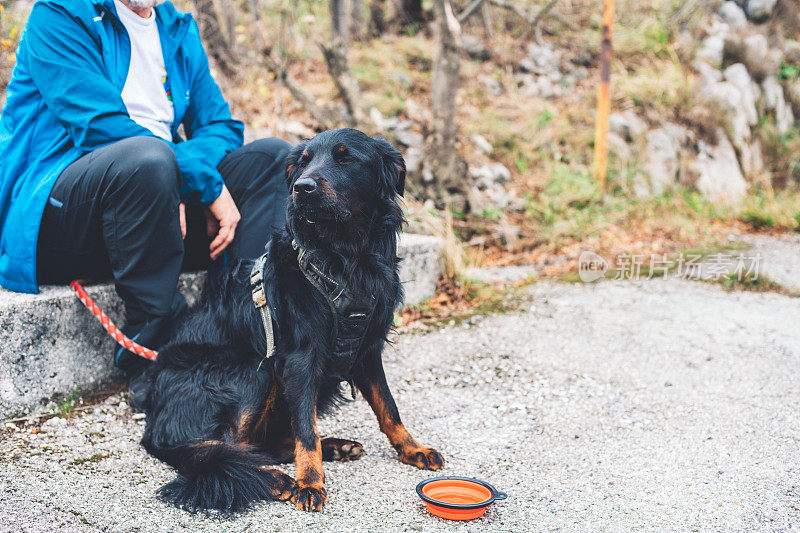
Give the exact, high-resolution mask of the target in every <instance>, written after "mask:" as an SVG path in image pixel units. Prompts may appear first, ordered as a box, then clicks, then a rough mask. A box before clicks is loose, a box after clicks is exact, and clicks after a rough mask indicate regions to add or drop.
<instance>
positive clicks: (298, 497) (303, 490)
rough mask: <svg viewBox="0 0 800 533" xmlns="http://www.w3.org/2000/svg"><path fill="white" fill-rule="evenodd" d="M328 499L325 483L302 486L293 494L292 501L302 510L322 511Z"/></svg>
mask: <svg viewBox="0 0 800 533" xmlns="http://www.w3.org/2000/svg"><path fill="white" fill-rule="evenodd" d="M327 501H328V491H326V490H325V486H324V485H307V486H305V487H303V486H300V487H298V489H297V492H296V493H295V494H294V496H292V503H293V504H294V505H295V507H297V508H298V509H300V510H301V511H322V508H323V507H324V506H325V504H326V503H327Z"/></svg>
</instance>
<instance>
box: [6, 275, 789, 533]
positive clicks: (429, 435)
mask: <svg viewBox="0 0 800 533" xmlns="http://www.w3.org/2000/svg"><path fill="white" fill-rule="evenodd" d="M798 326H800V299H796V298H789V297H786V296H781V295H776V294H754V293H726V292H724V291H722V290H720V289H719V288H717V287H716V286H712V285H708V284H702V283H693V282H684V281H678V280H654V281H649V282H643V283H641V284H637V283H624V282H603V283H600V284H597V285H591V286H585V285H570V284H558V283H544V282H540V283H536V284H534V285H532V286H531V288H530V297H529V299H528V300H526V301H524V302H523V304H522V308H521V310H520V311H519V312H514V313H509V314H505V315H496V316H490V317H487V318H485V319H483V320H479V321H477V323H472V324H464V325H460V326H454V327H446V328H444V329H440V330H436V331H422V332H404V333H403V334H401V335H400V336H399V337H398V338H397V344H396V345H395V347H394V348H393V349H391V350H390V351H389V353H387V355H386V361H387V365H386V366H387V373H388V374H389V377H390V382H391V383H392V384H393V386H394V390H395V393H396V397H397V400H398V404H399V405H400V409H401V412H402V413H403V416H404V419H405V421H406V424H407V426H409V427H410V428H411V430H412V432H413V433H414V434H415V435H417V436H418V437H419V440H420V441H422V442H423V443H425V444H428V445H431V446H434V447H436V448H438V449H439V450H440V451H441V452H442V453H443V454H444V455H445V458H446V460H447V461H448V462H447V465H446V467H445V469H444V471H443V472H442V473H443V474H446V475H467V476H477V477H481V478H484V479H486V480H488V481H490V482H491V483H493V484H495V486H497V487H498V488H500V489H501V490H504V491H505V492H507V493H508V494H509V498H508V499H507V500H505V501H504V502H499V503H497V504H495V505H494V506H493V507H492V508H491V509H490V510H489V511H488V512H487V513H486V515H485V516H484V517H483V518H481V519H479V520H477V521H474V522H468V523H451V522H446V521H442V520H439V519H436V518H433V517H431V516H429V515H427V514H426V512H425V510H424V508H423V507H422V505H421V504H420V503H419V501H418V499H417V497H416V494H415V493H414V486H415V484H416V483H417V482H419V481H420V480H422V479H425V478H426V477H427V474H426V473H425V472H421V471H418V470H415V469H413V468H411V467H407V466H405V465H402V464H400V463H399V462H398V461H396V460H395V459H394V458H393V455H394V454H393V451H392V450H391V448H390V447H389V446H388V444H387V443H386V442H385V440H384V438H383V436H382V435H380V433H379V432H378V430H377V428H376V424H375V422H374V421H373V419H372V416H371V413H370V412H369V409H368V408H367V406H366V404H365V403H364V402H363V401H361V400H359V401H358V402H355V403H353V404H350V405H347V406H345V407H344V408H343V409H342V410H341V411H340V412H339V413H338V414H337V415H335V416H334V417H332V418H329V419H327V420H325V421H323V422H322V424H321V432H322V433H323V434H326V435H335V436H340V437H350V438H355V439H357V440H359V441H361V442H362V443H363V444H364V446H365V448H366V452H367V455H366V456H365V457H364V458H362V459H361V460H359V461H357V462H354V463H344V464H330V463H327V464H326V474H327V485H328V488H329V495H330V503H329V505H328V507H326V509H325V511H324V512H323V513H322V514H304V513H301V512H299V511H297V510H296V509H295V508H294V507H293V506H290V505H289V504H282V503H266V504H261V505H259V506H258V507H257V508H256V509H254V510H253V511H251V512H248V513H246V514H243V515H240V516H238V517H236V518H233V519H227V518H221V517H216V516H211V517H206V516H202V515H194V516H193V515H189V514H187V513H185V512H182V511H179V510H176V509H173V508H170V507H166V506H165V505H163V504H162V503H160V502H159V501H157V500H156V499H155V498H154V497H153V493H154V491H155V490H156V489H157V488H158V487H159V486H160V485H161V484H162V483H164V482H166V481H168V480H169V479H171V478H172V475H173V474H172V473H171V472H170V470H169V469H168V468H166V467H164V466H162V465H161V464H160V463H158V462H157V461H155V460H154V459H151V458H150V457H148V456H147V455H146V454H145V453H144V452H143V451H142V450H141V449H140V448H139V447H138V445H137V440H138V439H139V437H140V435H141V432H142V428H143V424H144V421H143V420H136V419H135V418H134V417H133V415H132V413H131V412H130V410H128V409H127V406H126V405H125V404H124V403H123V404H122V405H119V402H120V398H119V397H112V398H110V399H109V400H108V401H107V402H106V403H105V404H103V405H101V406H98V407H97V408H95V409H94V410H93V412H90V413H82V414H80V415H79V416H75V417H73V418H71V419H69V421H68V422H64V421H61V419H54V421H50V422H48V423H47V424H46V425H45V427H44V428H43V430H42V432H41V433H39V434H32V433H31V432H30V430H17V431H11V430H6V432H5V433H3V434H2V437H0V439H2V440H0V531H6V530H8V531H56V530H58V531H61V530H67V531H100V530H104V531H148V532H149V531H164V532H175V531H221V532H226V533H230V532H238V531H309V530H310V531H459V532H461V531H532V530H567V531H574V530H582V531H586V530H592V531H598V530H607V531H630V530H650V531H664V530H673V531H675V530H680V531H689V530H702V531H706V530H709V531H711V530H726V531H740V530H760V531H765V530H766V531H773V530H774V531H787V530H800V510H799V509H800V372H798V362H800V327H798ZM286 470H287V471H288V472H292V471H293V469H292V468H291V467H290V466H287V467H286Z"/></svg>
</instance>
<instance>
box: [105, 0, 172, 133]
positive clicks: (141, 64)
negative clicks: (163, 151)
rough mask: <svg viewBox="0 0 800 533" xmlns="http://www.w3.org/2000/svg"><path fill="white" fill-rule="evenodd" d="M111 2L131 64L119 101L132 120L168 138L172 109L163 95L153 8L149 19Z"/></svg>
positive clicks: (164, 77) (116, 1)
mask: <svg viewBox="0 0 800 533" xmlns="http://www.w3.org/2000/svg"><path fill="white" fill-rule="evenodd" d="M114 5H115V6H116V8H117V15H119V18H120V20H121V21H122V24H123V25H124V26H125V29H126V30H128V36H129V37H130V40H131V64H130V67H129V69H128V77H127V78H126V79H125V86H124V87H123V88H122V101H123V102H125V107H127V108H128V115H130V117H131V118H132V119H133V121H134V122H136V123H137V124H139V125H140V126H143V127H145V128H147V129H149V130H150V131H152V132H153V133H154V134H155V135H158V136H159V137H161V138H162V139H165V140H167V141H171V140H172V132H171V129H172V122H173V121H174V120H175V111H174V110H173V108H172V98H171V97H170V96H169V95H168V94H167V84H166V82H167V71H166V69H165V68H164V56H163V55H162V53H161V39H160V38H159V36H158V26H157V25H156V13H155V10H152V12H151V13H150V17H149V18H142V17H140V16H139V15H137V14H136V13H134V12H133V11H132V10H131V9H130V8H129V7H128V6H126V5H125V4H123V3H122V2H120V1H119V0H114Z"/></svg>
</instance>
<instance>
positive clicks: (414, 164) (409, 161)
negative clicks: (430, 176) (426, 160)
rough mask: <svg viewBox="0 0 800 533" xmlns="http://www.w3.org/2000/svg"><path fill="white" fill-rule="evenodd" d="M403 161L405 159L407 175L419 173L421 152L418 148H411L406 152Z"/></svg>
mask: <svg viewBox="0 0 800 533" xmlns="http://www.w3.org/2000/svg"><path fill="white" fill-rule="evenodd" d="M403 159H405V162H406V172H407V173H408V174H415V173H417V172H419V167H420V163H421V162H422V151H421V150H420V149H419V148H418V147H412V148H409V149H408V150H406V153H405V155H404V156H403Z"/></svg>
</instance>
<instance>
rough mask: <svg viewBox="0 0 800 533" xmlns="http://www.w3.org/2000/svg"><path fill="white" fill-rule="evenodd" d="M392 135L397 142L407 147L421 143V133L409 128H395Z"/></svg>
mask: <svg viewBox="0 0 800 533" xmlns="http://www.w3.org/2000/svg"><path fill="white" fill-rule="evenodd" d="M394 137H395V139H397V142H399V143H400V144H402V145H404V146H408V147H409V148H412V147H418V146H421V145H422V135H421V134H419V133H416V132H413V131H410V130H405V129H402V130H395V131H394Z"/></svg>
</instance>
